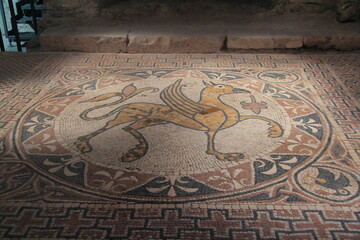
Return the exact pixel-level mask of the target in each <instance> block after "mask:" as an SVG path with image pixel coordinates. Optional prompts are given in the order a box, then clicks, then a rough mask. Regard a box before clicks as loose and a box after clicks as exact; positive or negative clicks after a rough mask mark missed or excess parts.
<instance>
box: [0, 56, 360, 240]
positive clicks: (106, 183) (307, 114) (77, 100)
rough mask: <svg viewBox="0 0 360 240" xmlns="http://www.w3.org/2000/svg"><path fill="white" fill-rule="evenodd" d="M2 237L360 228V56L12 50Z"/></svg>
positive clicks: (0, 203)
mask: <svg viewBox="0 0 360 240" xmlns="http://www.w3.org/2000/svg"><path fill="white" fill-rule="evenodd" d="M0 65H1V66H5V68H1V69H0V79H1V82H0V84H1V85H0V86H1V88H0V94H1V95H0V103H1V104H0V109H1V111H0V159H1V161H0V165H1V167H0V186H1V188H0V215H1V217H0V237H2V238H5V239H6V238H44V239H51V238H78V239H102V238H106V239H112V238H114V239H360V208H359V206H360V194H359V193H360V159H359V156H360V110H359V107H360V104H359V99H360V81H359V77H360V55H359V54H356V53H347V54H340V53H333V54H298V55H290V54H288V55H287V54H272V55H269V54H218V55H216V54H215V55H199V54H193V55H185V54H184V55H181V54H180V55H155V54H154V55H125V54H37V53H34V54H17V53H13V54H2V55H0Z"/></svg>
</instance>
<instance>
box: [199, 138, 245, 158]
mask: <svg viewBox="0 0 360 240" xmlns="http://www.w3.org/2000/svg"><path fill="white" fill-rule="evenodd" d="M206 134H207V135H208V150H207V151H206V153H207V154H210V155H215V157H216V158H217V159H219V160H228V161H237V160H241V159H243V158H244V154H243V153H221V152H219V151H217V150H216V149H215V141H214V140H215V135H216V132H215V131H209V132H207V133H206Z"/></svg>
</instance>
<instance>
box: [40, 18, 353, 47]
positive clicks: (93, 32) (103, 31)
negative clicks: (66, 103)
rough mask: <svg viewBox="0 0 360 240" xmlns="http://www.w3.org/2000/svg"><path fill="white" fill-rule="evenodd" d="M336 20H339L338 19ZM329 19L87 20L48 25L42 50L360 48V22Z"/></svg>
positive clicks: (42, 36)
mask: <svg viewBox="0 0 360 240" xmlns="http://www.w3.org/2000/svg"><path fill="white" fill-rule="evenodd" d="M334 21H335V20H334ZM334 21H331V20H329V18H307V17H302V18H300V17H281V18H280V17H273V18H264V19H258V18H254V19H247V18H246V19H244V20H243V21H241V22H239V23H238V24H234V23H233V24H232V25H231V24H228V23H225V22H209V23H207V24H194V23H191V22H174V23H173V22H170V23H168V22H150V21H149V22H142V23H136V24H135V23H133V24H131V25H130V23H129V24H124V23H123V24H121V23H118V22H111V21H110V22H106V21H105V22H95V21H94V22H92V23H89V22H84V23H80V24H79V26H73V25H74V24H73V23H72V22H71V21H69V20H68V21H67V22H68V25H67V26H63V23H61V24H60V26H62V27H49V28H48V29H46V30H45V31H44V32H43V33H42V34H41V35H40V42H41V50H45V51H82V52H104V53H119V52H128V53H214V52H219V51H221V50H222V49H223V48H224V49H229V50H243V49H245V50H246V49H298V48H303V47H306V48H319V49H330V48H333V49H339V50H351V49H359V48H360V23H359V22H353V23H346V24H339V23H336V22H334Z"/></svg>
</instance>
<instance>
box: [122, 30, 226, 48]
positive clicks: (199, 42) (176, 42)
mask: <svg viewBox="0 0 360 240" xmlns="http://www.w3.org/2000/svg"><path fill="white" fill-rule="evenodd" d="M225 36H226V34H225V33H222V32H220V31H217V30H214V29H209V28H206V27H204V28H201V27H196V28H192V27H191V26H188V27H186V26H176V25H174V26H170V27H169V26H161V25H158V26H156V27H154V28H153V29H151V31H149V30H148V29H143V28H137V27H134V28H132V30H131V32H130V33H129V44H128V47H127V51H128V52H129V53H144V52H145V53H146V52H147V53H213V52H218V51H220V49H221V48H222V46H223V45H224V41H225Z"/></svg>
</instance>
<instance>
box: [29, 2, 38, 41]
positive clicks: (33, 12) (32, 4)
mask: <svg viewBox="0 0 360 240" xmlns="http://www.w3.org/2000/svg"><path fill="white" fill-rule="evenodd" d="M35 1H36V0H30V6H31V15H32V23H33V28H34V31H35V34H37V33H38V24H37V19H36V11H35V3H34V2H35Z"/></svg>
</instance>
